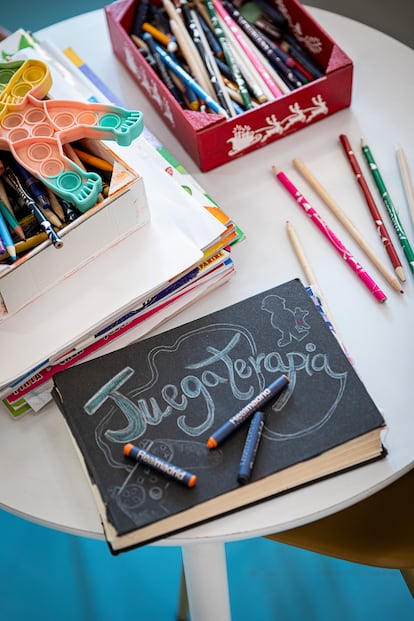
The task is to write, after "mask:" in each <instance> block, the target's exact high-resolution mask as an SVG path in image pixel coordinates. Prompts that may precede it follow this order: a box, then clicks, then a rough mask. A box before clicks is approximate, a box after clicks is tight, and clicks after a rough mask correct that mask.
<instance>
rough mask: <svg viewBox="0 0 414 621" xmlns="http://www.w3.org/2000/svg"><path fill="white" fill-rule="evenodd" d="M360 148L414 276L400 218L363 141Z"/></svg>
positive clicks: (412, 259)
mask: <svg viewBox="0 0 414 621" xmlns="http://www.w3.org/2000/svg"><path fill="white" fill-rule="evenodd" d="M361 148H362V153H363V154H364V156H365V159H366V161H367V163H368V166H369V169H370V171H371V174H372V177H373V179H374V181H375V185H376V186H377V188H378V192H379V193H380V195H381V198H382V202H383V203H384V205H385V208H386V210H387V212H388V215H389V217H390V219H391V222H392V225H393V227H394V230H395V232H396V233H397V236H398V239H399V242H400V244H401V247H402V249H403V251H404V254H405V257H406V259H407V261H408V265H409V266H410V269H411V271H412V273H413V274H414V251H413V249H412V247H411V244H410V242H409V241H408V237H407V234H406V232H405V230H404V227H403V225H402V222H401V220H400V217H399V215H398V211H397V210H396V208H395V206H394V203H393V202H392V200H391V196H390V194H389V192H388V190H387V186H386V185H385V182H384V179H383V177H382V175H381V173H380V171H379V168H378V166H377V163H376V161H375V159H374V156H373V155H372V151H371V149H370V148H369V146H368V145H367V144H366V143H365V142H364V141H363V140H361Z"/></svg>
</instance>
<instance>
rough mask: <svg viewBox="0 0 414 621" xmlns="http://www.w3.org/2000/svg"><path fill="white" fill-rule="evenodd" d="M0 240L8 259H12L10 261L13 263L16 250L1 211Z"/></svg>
mask: <svg viewBox="0 0 414 621" xmlns="http://www.w3.org/2000/svg"><path fill="white" fill-rule="evenodd" d="M0 238H1V240H2V242H3V244H4V247H5V249H6V250H7V252H8V253H9V257H10V258H11V259H12V261H15V260H16V248H15V247H14V243H13V240H12V236H11V235H10V231H9V229H8V226H7V224H6V220H5V219H4V217H3V214H2V213H1V211H0Z"/></svg>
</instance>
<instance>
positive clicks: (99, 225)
mask: <svg viewBox="0 0 414 621" xmlns="http://www.w3.org/2000/svg"><path fill="white" fill-rule="evenodd" d="M93 143H96V144H93ZM129 148H130V147H125V151H126V152H127V151H128V149H129ZM88 149H89V150H90V151H91V152H92V150H93V151H94V153H95V154H96V155H99V157H104V158H105V159H106V160H107V161H109V162H111V164H113V173H112V177H111V182H110V187H109V193H108V197H107V198H105V199H104V200H103V201H101V202H99V203H97V204H96V205H95V206H94V207H92V208H91V209H89V210H88V211H87V212H85V213H84V214H82V216H80V217H79V218H78V219H77V220H75V221H74V222H72V223H71V224H69V225H67V226H66V227H65V228H63V229H61V230H60V231H59V234H60V236H61V237H62V240H63V246H62V247H61V248H59V249H56V248H55V247H54V246H53V245H52V244H51V242H50V241H45V242H42V244H40V245H39V246H37V247H36V248H35V249H33V250H31V251H30V252H29V253H27V254H26V255H25V256H24V257H22V258H21V259H18V260H17V261H16V262H15V263H14V264H11V265H9V266H7V267H3V268H2V269H0V305H2V306H3V309H2V312H0V320H1V319H3V320H4V319H7V317H9V316H10V315H12V314H13V313H15V312H16V311H18V310H19V309H21V308H22V307H24V306H25V305H26V304H27V303H29V302H30V301H32V300H33V299H35V298H37V297H38V296H40V295H42V294H43V293H44V292H45V291H47V290H48V289H50V288H51V287H53V286H54V285H55V284H56V283H58V282H59V281H61V280H63V279H64V278H65V277H67V276H69V275H70V274H72V273H73V272H74V271H77V270H78V269H79V268H80V267H82V266H83V265H85V264H86V263H88V262H89V261H91V260H93V259H94V258H95V257H96V256H97V255H99V254H100V253H102V252H104V251H106V250H108V248H110V247H111V246H113V245H114V244H117V243H118V242H119V241H120V240H122V239H123V238H125V237H126V236H128V235H129V234H131V233H132V232H133V231H135V230H136V229H138V228H140V227H141V226H143V225H145V224H146V223H148V222H149V220H150V209H149V204H148V200H147V195H146V191H145V185H144V180H143V178H142V177H141V176H140V175H139V173H137V172H136V171H135V170H133V169H132V168H131V167H130V166H128V164H126V162H124V161H123V160H122V159H121V158H120V157H119V155H117V154H115V153H114V152H113V151H111V149H110V148H108V147H107V146H106V145H104V144H103V143H101V142H99V141H92V142H91V143H90V144H88ZM126 155H127V153H126ZM1 303H2V304H1Z"/></svg>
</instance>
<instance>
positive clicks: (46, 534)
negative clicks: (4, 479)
mask: <svg viewBox="0 0 414 621" xmlns="http://www.w3.org/2000/svg"><path fill="white" fill-rule="evenodd" d="M0 532H1V534H2V552H1V562H0V619H1V620H2V621H58V620H59V621H121V620H122V621H126V620H127V619H133V620H134V621H170V620H171V621H174V619H175V612H176V604H177V592H178V584H179V571H180V566H181V553H180V549H179V548H176V547H156V546H149V547H146V548H141V549H138V550H135V551H133V552H128V553H126V554H123V555H120V556H117V557H113V556H111V554H110V552H109V550H108V548H107V546H106V544H105V543H104V542H102V541H96V540H88V539H83V538H79V537H76V536H73V535H67V534H64V533H61V532H58V531H54V530H50V529H48V528H44V527H42V526H38V525H36V524H32V523H30V522H27V521H25V520H22V519H21V518H17V517H15V516H12V515H10V514H8V513H5V512H0ZM226 551H227V563H228V574H229V582H230V602H231V610H232V621H373V620H375V621H412V620H413V619H414V599H412V597H411V595H410V593H409V591H408V589H407V587H406V585H405V583H404V582H403V580H402V578H401V577H400V574H399V572H397V571H392V570H385V569H378V568H369V567H363V566H360V565H355V564H353V563H347V562H343V561H337V560H334V559H329V558H326V557H322V556H319V555H317V554H313V553H311V552H305V551H301V550H296V549H293V548H290V547H288V546H284V545H281V544H277V543H274V542H271V541H268V540H264V539H253V540H249V541H243V542H233V543H229V544H227V548H226ZM212 621H220V619H212Z"/></svg>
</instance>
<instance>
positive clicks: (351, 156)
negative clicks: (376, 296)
mask: <svg viewBox="0 0 414 621" xmlns="http://www.w3.org/2000/svg"><path fill="white" fill-rule="evenodd" d="M339 140H340V141H341V144H342V146H343V148H344V151H345V155H346V157H347V158H348V161H349V163H350V165H351V168H352V170H353V173H354V175H355V178H356V180H357V182H358V184H359V186H360V188H361V190H362V193H363V195H364V198H365V201H366V203H367V205H368V209H369V211H370V214H371V216H372V219H373V220H374V223H375V226H376V228H377V231H378V235H379V237H380V240H381V241H382V243H383V244H384V248H385V250H386V251H387V254H388V256H389V258H390V261H391V264H392V266H393V268H394V270H395V273H396V274H397V276H398V278H399V279H400V280H402V281H404V280H405V274H404V270H403V267H402V265H401V261H400V259H399V256H398V254H397V251H396V250H395V248H394V245H393V243H392V241H391V238H390V235H389V233H388V231H387V228H386V226H385V224H384V222H383V220H382V217H381V214H380V212H379V210H378V207H377V205H376V203H375V200H374V197H373V196H372V194H371V190H370V189H369V186H368V183H367V181H366V179H365V177H364V175H363V173H362V170H361V167H360V165H359V163H358V160H357V158H356V156H355V153H354V152H353V150H352V147H351V144H350V142H349V140H348V138H347V137H346V136H345V134H341V135H340V136H339Z"/></svg>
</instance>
